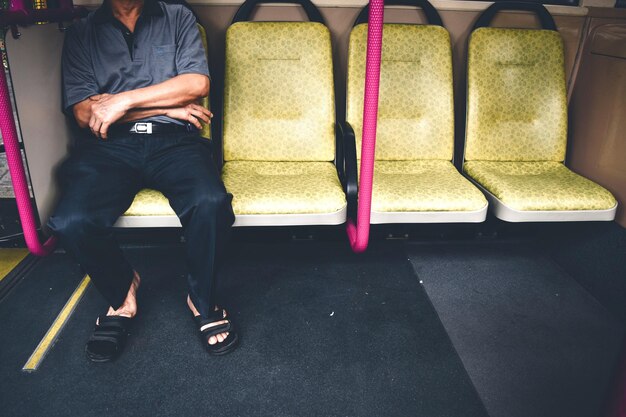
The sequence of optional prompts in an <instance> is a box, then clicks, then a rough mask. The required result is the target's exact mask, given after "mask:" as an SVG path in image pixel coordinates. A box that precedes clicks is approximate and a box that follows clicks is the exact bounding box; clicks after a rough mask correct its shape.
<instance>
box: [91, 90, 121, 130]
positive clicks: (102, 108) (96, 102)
mask: <svg viewBox="0 0 626 417" xmlns="http://www.w3.org/2000/svg"><path fill="white" fill-rule="evenodd" d="M89 100H90V104H91V118H90V119H89V129H90V130H91V132H92V133H93V134H94V135H95V136H96V137H98V138H101V139H106V138H107V134H108V130H109V127H110V126H111V125H112V124H113V123H115V122H117V121H118V120H119V119H121V118H122V117H124V115H125V114H126V112H127V111H128V110H129V109H130V108H129V103H128V100H126V99H125V96H124V95H122V94H99V95H96V96H93V97H90V98H89Z"/></svg>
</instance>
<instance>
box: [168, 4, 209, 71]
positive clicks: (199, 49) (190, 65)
mask: <svg viewBox="0 0 626 417" xmlns="http://www.w3.org/2000/svg"><path fill="white" fill-rule="evenodd" d="M196 25H197V23H196V18H195V17H194V15H193V13H192V12H191V10H188V9H187V8H184V7H182V12H181V13H180V15H179V20H178V27H177V39H176V71H177V73H178V74H179V75H180V74H203V75H206V76H207V77H209V76H210V75H209V66H208V64H207V59H206V50H205V49H204V45H203V43H202V39H201V38H200V31H199V30H198V26H196Z"/></svg>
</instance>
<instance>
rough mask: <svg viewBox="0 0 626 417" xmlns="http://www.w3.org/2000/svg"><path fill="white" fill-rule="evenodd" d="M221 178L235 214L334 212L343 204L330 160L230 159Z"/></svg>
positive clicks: (337, 180)
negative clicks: (277, 160) (262, 160)
mask: <svg viewBox="0 0 626 417" xmlns="http://www.w3.org/2000/svg"><path fill="white" fill-rule="evenodd" d="M222 179H223V181H224V185H225V186H226V189H227V190H228V192H229V193H232V194H233V209H234V211H235V214H237V215H242V214H243V215H245V214H307V213H311V214H313V213H335V212H337V211H339V210H342V209H343V208H344V207H345V206H346V198H345V195H344V193H343V190H342V188H341V184H340V183H339V178H338V177H337V171H336V168H335V165H333V163H331V162H257V161H232V162H227V163H226V164H224V169H223V171H222Z"/></svg>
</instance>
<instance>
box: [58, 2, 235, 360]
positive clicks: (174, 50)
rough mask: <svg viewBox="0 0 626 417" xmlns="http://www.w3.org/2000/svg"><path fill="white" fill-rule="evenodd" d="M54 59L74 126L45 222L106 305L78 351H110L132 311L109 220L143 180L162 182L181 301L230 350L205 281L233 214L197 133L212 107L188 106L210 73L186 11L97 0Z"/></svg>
mask: <svg viewBox="0 0 626 417" xmlns="http://www.w3.org/2000/svg"><path fill="white" fill-rule="evenodd" d="M62 67H63V68H62V74H63V99H64V103H63V106H64V111H65V112H66V113H67V114H68V115H70V116H73V117H74V118H75V120H76V122H77V123H78V126H79V127H80V128H82V132H83V133H82V134H81V135H79V137H78V138H77V141H76V146H75V149H74V150H73V151H72V153H71V155H70V157H69V158H68V160H67V161H65V162H64V163H63V165H62V166H61V168H60V170H59V182H60V186H61V198H60V201H59V204H58V206H57V208H56V211H55V213H54V215H53V216H52V217H51V218H50V221H49V224H48V225H49V227H50V229H51V230H52V231H53V232H54V233H55V234H57V235H58V236H59V237H60V241H61V244H62V245H63V246H64V247H65V249H66V250H67V252H69V253H70V254H72V255H73V256H74V257H75V258H76V259H77V261H78V262H79V263H80V265H81V266H82V267H83V269H84V270H85V271H86V272H87V273H88V274H89V276H90V277H91V279H92V281H93V283H94V285H95V286H96V288H97V289H98V290H99V291H100V293H102V295H103V296H104V297H105V298H106V300H107V302H108V303H109V304H110V307H109V310H108V312H107V314H106V316H101V317H99V318H98V320H97V321H96V328H95V330H94V333H93V335H92V337H91V338H90V339H89V341H88V342H87V346H86V352H87V355H88V356H89V358H90V359H91V360H94V361H108V360H111V359H113V358H115V357H116V356H117V355H118V354H119V353H120V352H121V350H122V348H123V346H124V342H125V340H126V337H127V332H128V328H129V325H130V324H131V322H132V319H133V317H134V316H135V314H136V313H137V302H136V292H137V290H138V288H139V284H140V278H139V275H138V274H137V272H136V271H134V270H133V268H132V267H131V265H130V264H129V263H128V262H127V261H126V259H125V258H124V256H123V254H122V252H121V250H120V248H119V247H118V245H117V243H116V241H115V237H114V232H113V228H112V227H113V225H114V223H115V222H116V220H117V219H118V217H119V216H121V215H122V214H124V212H125V211H126V210H127V209H128V208H129V207H130V205H131V203H132V202H133V199H134V197H135V195H136V194H137V192H139V191H140V190H141V189H143V188H152V189H156V190H158V191H161V192H162V193H163V194H164V195H165V196H166V197H167V198H168V199H169V202H170V205H171V206H172V208H173V209H174V211H175V212H176V214H177V215H178V217H179V218H180V222H181V223H182V225H183V229H184V236H185V239H186V254H187V256H186V259H187V265H188V290H189V294H188V297H187V304H188V306H189V308H190V310H191V311H192V313H193V315H194V317H195V320H196V323H197V326H198V329H199V331H200V332H201V333H202V335H203V337H204V339H206V343H205V346H206V348H207V349H208V351H209V353H212V354H218V355H220V354H224V353H228V352H229V351H231V350H232V349H233V348H234V347H235V346H236V344H237V341H238V338H237V334H236V332H235V331H234V328H233V327H232V324H231V322H230V317H228V316H227V313H226V311H225V310H222V309H220V308H218V307H217V306H216V304H215V302H214V296H215V294H214V288H215V275H216V269H217V263H218V261H219V259H220V257H221V254H222V252H223V248H224V245H225V244H226V240H227V238H228V234H229V231H230V227H231V226H232V223H233V221H234V215H233V211H232V207H231V200H232V196H231V195H230V194H228V193H227V192H226V189H225V188H224V185H223V184H222V182H221V180H220V175H219V172H218V169H217V167H216V165H215V163H214V161H213V159H212V155H211V147H210V143H209V142H208V141H207V140H206V139H204V138H202V137H201V136H200V135H199V129H200V128H201V127H202V125H201V122H204V123H209V122H210V117H212V115H211V113H210V112H209V111H208V110H207V109H205V108H204V107H202V106H200V105H199V104H198V102H199V100H200V99H201V98H202V97H206V96H207V95H208V93H209V71H208V66H207V61H206V55H205V50H204V47H203V45H202V41H201V38H200V33H199V30H198V28H197V26H196V19H195V17H194V15H193V13H192V12H191V10H189V9H188V8H186V7H185V6H183V5H175V4H166V3H163V2H162V1H158V0H105V1H104V3H103V4H102V6H100V8H98V9H97V10H96V11H95V12H92V13H90V14H89V16H87V17H86V18H85V19H82V20H81V21H79V22H77V23H75V24H74V25H73V26H71V27H70V28H69V30H68V31H67V33H66V38H65V44H64V47H63V58H62Z"/></svg>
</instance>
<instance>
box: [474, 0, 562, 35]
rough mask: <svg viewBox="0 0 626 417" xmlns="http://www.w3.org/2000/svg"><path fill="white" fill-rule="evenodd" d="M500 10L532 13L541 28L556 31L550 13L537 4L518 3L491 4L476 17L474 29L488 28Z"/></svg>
mask: <svg viewBox="0 0 626 417" xmlns="http://www.w3.org/2000/svg"><path fill="white" fill-rule="evenodd" d="M502 10H523V11H527V12H533V13H535V14H536V15H537V17H538V18H539V21H540V22H541V27H542V28H543V29H546V30H556V24H555V23H554V19H553V18H552V15H551V14H550V12H549V11H548V10H547V9H546V8H545V7H543V5H541V4H539V3H526V2H520V1H503V2H496V3H493V4H492V5H491V6H489V7H487V9H485V11H484V12H483V13H482V14H481V15H480V16H479V17H478V20H476V23H475V24H474V29H472V30H476V29H478V28H482V27H488V26H489V25H490V24H491V21H492V20H493V18H494V16H495V15H496V14H497V13H498V12H500V11H502Z"/></svg>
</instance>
